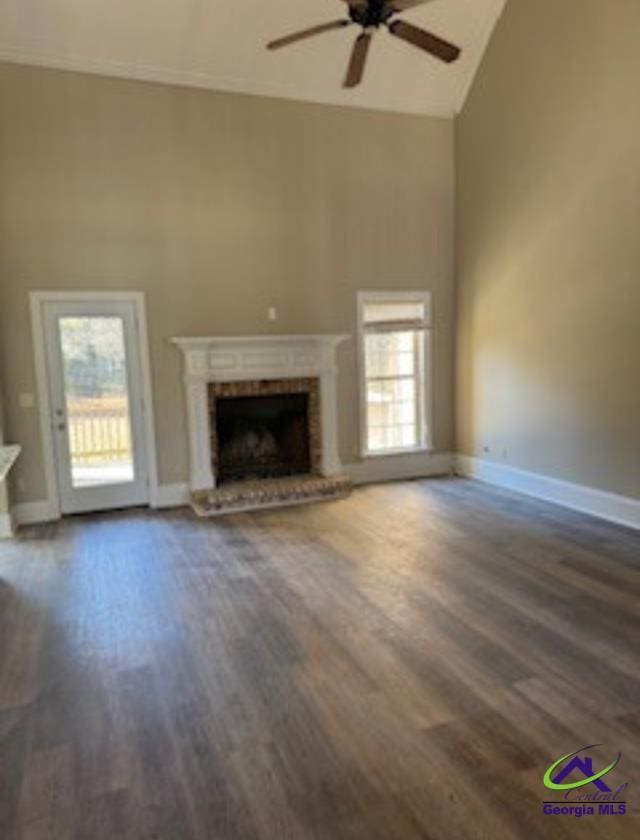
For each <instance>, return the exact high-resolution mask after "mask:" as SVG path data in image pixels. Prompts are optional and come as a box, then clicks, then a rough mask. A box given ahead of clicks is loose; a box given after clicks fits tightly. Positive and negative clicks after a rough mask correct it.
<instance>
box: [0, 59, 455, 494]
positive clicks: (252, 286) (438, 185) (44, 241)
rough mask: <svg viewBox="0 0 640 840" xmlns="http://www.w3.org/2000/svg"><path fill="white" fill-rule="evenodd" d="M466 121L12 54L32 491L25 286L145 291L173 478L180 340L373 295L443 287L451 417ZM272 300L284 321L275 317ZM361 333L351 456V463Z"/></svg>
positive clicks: (10, 130) (13, 379) (15, 319)
mask: <svg viewBox="0 0 640 840" xmlns="http://www.w3.org/2000/svg"><path fill="white" fill-rule="evenodd" d="M452 216H453V126H452V122H451V121H447V120H439V119H430V118H420V117H404V116H398V115H388V114H381V113H374V112H367V111H360V110H347V109H341V108H334V107H326V106H317V105H308V104H301V103H293V102H284V101H278V100H269V99H261V98H252V97H243V96H235V95H229V94H216V93H210V92H206V91H197V90H189V89H186V88H171V87H165V86H160V85H150V84H144V83H139V82H128V81H122V80H113V79H104V78H98V77H92V76H83V75H78V74H72V73H61V72H55V71H49V70H41V69H33V68H22V67H17V66H10V65H4V66H0V283H1V292H0V294H1V297H0V332H1V337H0V341H1V344H0V355H1V360H2V368H1V370H0V379H2V380H4V385H5V392H6V393H5V396H6V406H5V408H6V413H7V425H8V429H7V432H8V437H9V438H11V439H13V440H15V441H18V442H20V443H22V444H23V445H24V454H23V456H22V458H21V460H20V462H19V464H18V466H17V467H16V477H20V478H22V479H23V481H24V489H22V490H17V492H16V497H17V500H35V499H40V498H43V497H44V481H43V473H42V468H41V451H40V433H39V427H38V418H37V413H36V412H35V411H30V410H24V409H20V408H19V407H18V394H20V393H23V392H32V391H34V390H35V384H34V370H33V359H32V353H31V337H30V324H29V315H28V301H27V293H28V292H29V290H33V289H118V288H123V289H133V290H142V291H144V292H146V294H147V305H148V315H149V328H150V341H151V362H152V368H153V387H154V395H155V409H156V423H157V432H158V441H159V462H160V463H159V466H160V478H161V481H162V482H164V483H170V482H177V481H181V480H184V479H185V478H186V475H187V471H186V461H187V452H186V437H185V434H186V433H185V426H184V413H183V395H182V390H181V381H180V359H179V357H178V353H177V351H176V350H175V348H173V347H171V346H170V345H169V344H168V342H167V339H168V338H169V337H170V336H173V335H197V334H234V333H235V334H237V333H266V332H306V331H317V332H320V331H327V332H328V331H348V332H351V333H353V332H354V329H355V297H356V291H357V290H358V289H384V288H396V289H405V288H409V289H410V288H421V289H432V290H433V293H434V304H435V312H436V336H435V380H436V381H435V417H436V420H435V443H436V447H437V449H439V450H447V449H449V447H450V445H451V430H452V417H451V408H452V405H451V403H452V394H451V387H452V386H451V359H452V250H453V243H452V235H453V234H452ZM272 304H273V305H275V306H277V308H278V311H279V316H280V318H279V321H278V322H277V323H276V324H275V325H274V324H272V323H270V322H268V321H267V318H266V310H267V307H268V306H269V305H272ZM354 351H355V347H354V344H353V342H352V343H351V346H350V347H347V348H346V349H345V350H344V352H343V353H342V355H341V367H340V371H341V375H340V409H339V411H340V450H341V455H342V458H343V460H345V461H353V460H356V449H357V445H358V431H357V427H358V422H357V404H358V403H357V398H356V387H357V380H356V366H355V356H354Z"/></svg>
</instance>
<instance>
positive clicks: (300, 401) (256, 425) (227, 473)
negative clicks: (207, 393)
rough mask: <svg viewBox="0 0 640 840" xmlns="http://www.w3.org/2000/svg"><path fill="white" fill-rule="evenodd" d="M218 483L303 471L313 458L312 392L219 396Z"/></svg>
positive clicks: (217, 426) (306, 471)
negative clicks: (311, 436)
mask: <svg viewBox="0 0 640 840" xmlns="http://www.w3.org/2000/svg"><path fill="white" fill-rule="evenodd" d="M216 434H217V438H218V483H219V484H222V483H223V482H225V481H233V480H237V479H244V478H278V477H280V476H285V475H303V474H304V473H308V472H309V471H310V469H311V460H310V457H309V395H308V394H274V395H273V396H259V397H218V398H217V400H216Z"/></svg>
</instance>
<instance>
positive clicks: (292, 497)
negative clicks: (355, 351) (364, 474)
mask: <svg viewBox="0 0 640 840" xmlns="http://www.w3.org/2000/svg"><path fill="white" fill-rule="evenodd" d="M346 338H347V336H346V335H256V336H210V337H201V338H174V339H172V341H173V343H174V344H175V345H176V346H177V347H179V348H180V350H181V351H182V352H183V354H184V377H183V381H184V387H185V397H186V409H187V417H186V419H187V429H188V433H189V438H188V442H189V490H190V501H191V506H192V508H193V510H194V511H195V512H196V513H197V514H198V515H199V516H217V515H218V514H223V513H229V512H233V511H242V510H254V509H256V508H268V507H275V506H279V505H292V504H293V505H295V504H303V503H306V502H312V501H320V500H326V499H335V498H340V497H341V496H343V495H345V494H346V493H348V492H349V489H350V486H351V483H350V481H349V479H348V478H347V477H346V476H344V475H343V474H342V471H341V463H340V458H339V455H338V435H337V424H336V376H337V365H336V363H337V359H336V348H337V347H338V345H339V344H341V343H342V342H343V341H345V339H346Z"/></svg>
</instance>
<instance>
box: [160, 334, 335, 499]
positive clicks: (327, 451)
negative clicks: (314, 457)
mask: <svg viewBox="0 0 640 840" xmlns="http://www.w3.org/2000/svg"><path fill="white" fill-rule="evenodd" d="M348 338H350V336H349V335H348V334H346V333H326V334H311V335H309V334H306V335H305V334H302V335H278V334H274V335H236V336H221V335H216V336H195V337H188V336H185V337H176V338H172V339H170V340H171V342H172V343H173V344H174V345H175V346H176V347H178V348H179V349H180V350H181V351H182V354H183V356H184V377H183V378H184V385H185V397H186V404H187V424H188V429H189V451H190V482H189V484H190V488H191V491H192V492H194V493H196V492H201V491H206V490H211V489H213V488H214V487H215V486H216V476H215V475H214V473H213V470H212V464H211V442H210V431H209V414H208V387H209V385H210V383H215V382H238V381H243V380H244V381H246V380H257V381H265V380H269V379H277V380H279V379H287V378H290V379H297V378H308V377H314V378H317V379H318V380H319V383H320V405H321V426H322V463H321V471H322V474H323V475H324V476H334V475H336V474H338V473H339V472H340V470H341V464H340V459H339V457H338V442H337V427H336V383H335V380H336V374H337V370H336V358H335V356H336V349H337V347H338V345H339V344H341V343H342V342H343V341H346V340H347V339H348Z"/></svg>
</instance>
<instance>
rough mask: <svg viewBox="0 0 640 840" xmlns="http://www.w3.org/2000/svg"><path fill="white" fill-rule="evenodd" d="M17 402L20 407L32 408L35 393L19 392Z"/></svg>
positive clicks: (34, 401)
mask: <svg viewBox="0 0 640 840" xmlns="http://www.w3.org/2000/svg"><path fill="white" fill-rule="evenodd" d="M18 404H19V406H20V408H33V407H34V406H35V404H36V397H35V394H20V395H19V397H18Z"/></svg>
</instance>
